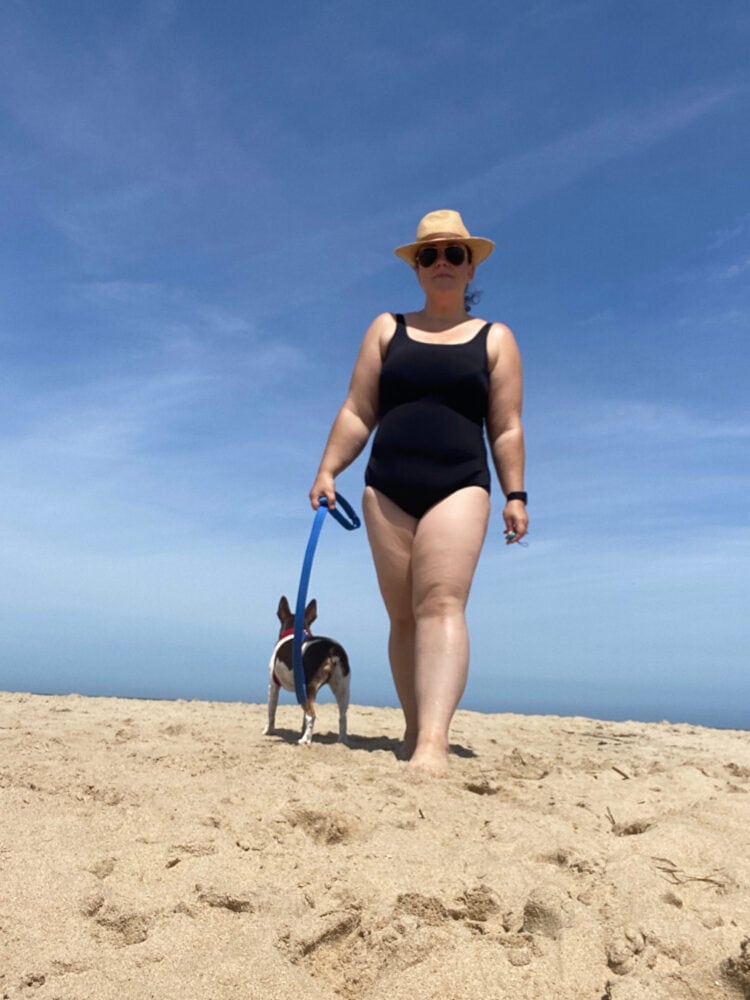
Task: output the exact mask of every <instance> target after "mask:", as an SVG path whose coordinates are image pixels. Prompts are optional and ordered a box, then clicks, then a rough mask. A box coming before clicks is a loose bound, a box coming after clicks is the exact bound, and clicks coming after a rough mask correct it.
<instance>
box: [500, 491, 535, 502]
mask: <svg viewBox="0 0 750 1000" xmlns="http://www.w3.org/2000/svg"><path fill="white" fill-rule="evenodd" d="M505 499H506V500H520V501H521V502H522V503H528V502H529V494H528V493H527V492H526V491H525V490H514V491H513V492H512V493H509V494H508V495H507V497H506V498H505Z"/></svg>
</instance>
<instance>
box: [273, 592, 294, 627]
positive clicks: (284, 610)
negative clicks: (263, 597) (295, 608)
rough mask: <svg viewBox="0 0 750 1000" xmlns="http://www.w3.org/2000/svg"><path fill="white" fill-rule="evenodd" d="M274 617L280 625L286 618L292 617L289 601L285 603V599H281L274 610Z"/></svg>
mask: <svg viewBox="0 0 750 1000" xmlns="http://www.w3.org/2000/svg"><path fill="white" fill-rule="evenodd" d="M276 617H277V618H278V619H279V621H280V622H281V624H282V625H283V624H284V622H285V621H287V619H288V618H291V617H292V609H291V608H290V607H289V601H287V599H286V597H282V598H281V600H280V601H279V606H278V609H277V610H276Z"/></svg>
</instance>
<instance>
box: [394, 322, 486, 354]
mask: <svg viewBox="0 0 750 1000" xmlns="http://www.w3.org/2000/svg"><path fill="white" fill-rule="evenodd" d="M397 323H398V325H399V326H400V327H401V328H402V329H403V331H404V336H405V337H406V339H407V340H410V341H411V342H412V343H413V344H424V345H425V346H427V347H466V345H467V344H471V343H472V342H473V341H475V340H476V339H477V337H479V336H480V334H482V333H483V332H484V330H485V329H487V328H489V327H490V326H491V325H492V324H491V323H483V324H482V326H480V327H479V329H478V330H477V332H476V333H475V334H474V335H473V336H472V337H469V339H468V340H459V341H456V342H455V343H453V344H440V343H436V342H435V341H432V340H417V338H416V337H412V336H411V334H410V333H409V328H408V327H407V325H406V319H405V318H404V317H403V315H402V316H399V318H398V320H397Z"/></svg>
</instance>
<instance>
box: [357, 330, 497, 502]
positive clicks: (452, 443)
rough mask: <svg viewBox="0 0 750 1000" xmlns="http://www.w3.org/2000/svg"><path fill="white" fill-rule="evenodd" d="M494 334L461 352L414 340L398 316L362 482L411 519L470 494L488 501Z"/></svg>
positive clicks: (477, 337)
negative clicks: (479, 492) (472, 490)
mask: <svg viewBox="0 0 750 1000" xmlns="http://www.w3.org/2000/svg"><path fill="white" fill-rule="evenodd" d="M489 329H490V324H489V323H486V324H485V325H484V326H483V327H482V329H481V330H479V332H478V333H477V334H476V335H475V336H474V337H473V338H472V339H471V340H469V341H467V342H466V343H463V344H429V343H424V342H422V341H419V340H412V338H411V337H410V336H409V335H408V333H407V332H406V323H405V321H404V317H403V316H402V315H400V314H398V315H397V316H396V332H395V333H394V335H393V337H392V338H391V342H390V344H389V345H388V350H387V352H386V356H385V359H384V361H383V367H382V370H381V375H380V402H379V423H378V429H377V431H376V433H375V439H374V441H373V444H372V452H371V454H370V460H369V462H368V465H367V470H366V472H365V482H366V483H367V485H368V486H372V487H373V488H374V489H376V490H378V491H379V492H381V493H384V494H385V495H386V496H387V497H388V498H389V499H390V500H392V501H393V502H394V503H395V504H397V505H398V506H399V507H401V509H402V510H404V511H406V513H407V514H411V516H412V517H416V518H420V517H422V516H423V514H425V513H426V512H427V511H428V510H429V509H430V507H433V506H434V505H435V504H436V503H438V502H439V501H440V500H444V499H445V498H446V497H447V496H450V495H451V493H455V492H456V490H460V489H463V488H464V487H466V486H481V487H482V488H483V489H485V490H487V492H488V493H489V490H490V472H489V468H488V465H487V449H486V447H485V442H484V422H485V419H486V416H487V397H488V393H489V372H488V371H487V333H488V331H489Z"/></svg>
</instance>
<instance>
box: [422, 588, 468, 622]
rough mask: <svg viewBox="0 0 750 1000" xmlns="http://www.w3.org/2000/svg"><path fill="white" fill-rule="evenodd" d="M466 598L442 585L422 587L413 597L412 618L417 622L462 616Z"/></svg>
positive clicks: (456, 590)
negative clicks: (425, 619) (426, 619)
mask: <svg viewBox="0 0 750 1000" xmlns="http://www.w3.org/2000/svg"><path fill="white" fill-rule="evenodd" d="M467 597H468V595H467V594H464V593H463V592H462V591H459V590H458V589H456V588H455V587H448V586H446V585H445V584H443V583H434V584H432V585H429V586H426V587H423V588H421V589H420V591H419V593H418V594H417V595H416V596H415V600H414V617H415V619H417V620H419V619H424V618H446V617H451V616H453V615H463V613H464V609H465V608H466V600H467Z"/></svg>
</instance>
